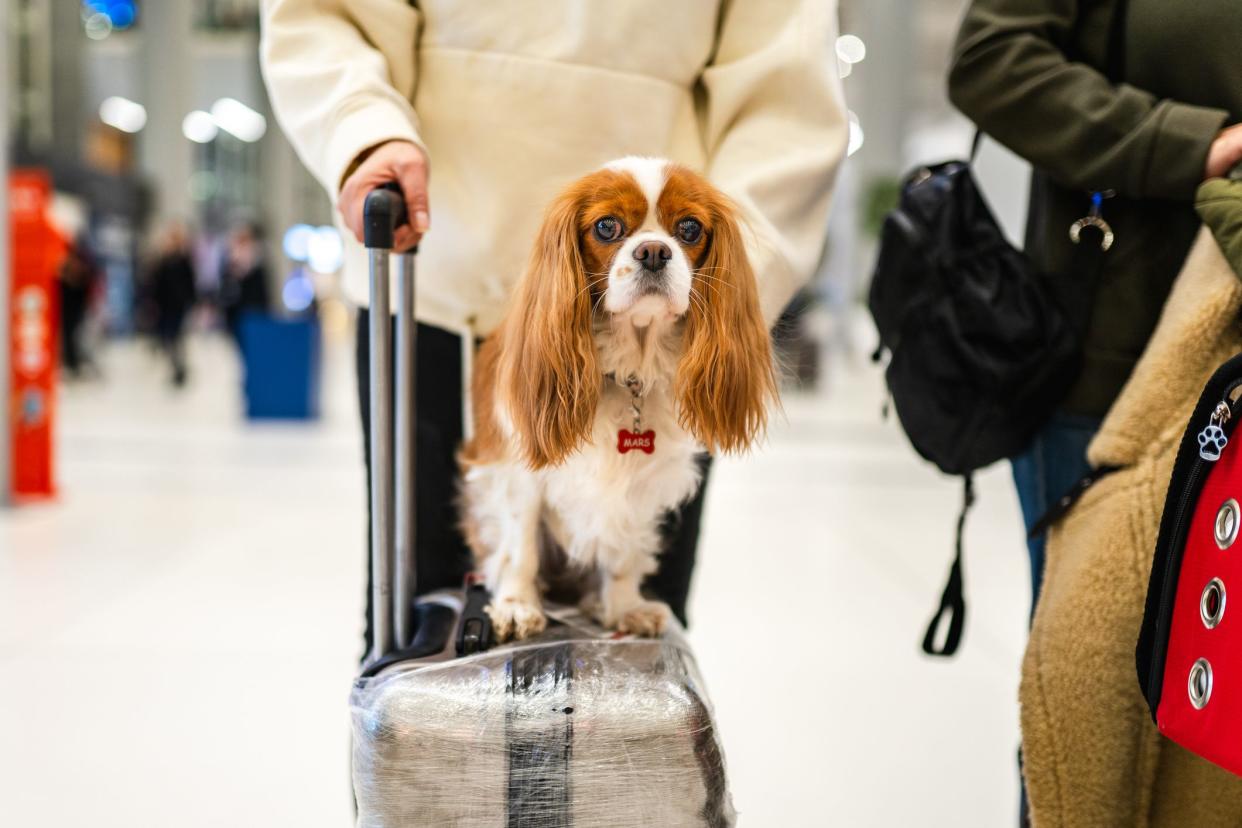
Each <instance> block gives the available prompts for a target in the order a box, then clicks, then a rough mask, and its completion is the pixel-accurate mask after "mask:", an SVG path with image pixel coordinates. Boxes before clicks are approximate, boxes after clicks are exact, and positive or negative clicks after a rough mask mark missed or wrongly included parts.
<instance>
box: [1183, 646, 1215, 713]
mask: <svg viewBox="0 0 1242 828" xmlns="http://www.w3.org/2000/svg"><path fill="white" fill-rule="evenodd" d="M1186 691H1187V693H1189V695H1190V703H1191V704H1192V705H1193V706H1194V708H1195V710H1202V709H1203V708H1205V707H1207V703H1208V700H1209V699H1211V698H1212V665H1211V664H1209V663H1208V660H1207V659H1206V658H1201V659H1199V660H1198V661H1196V662H1195V663H1194V665H1193V666H1192V667H1191V668H1190V678H1189V679H1188V680H1187V681H1186Z"/></svg>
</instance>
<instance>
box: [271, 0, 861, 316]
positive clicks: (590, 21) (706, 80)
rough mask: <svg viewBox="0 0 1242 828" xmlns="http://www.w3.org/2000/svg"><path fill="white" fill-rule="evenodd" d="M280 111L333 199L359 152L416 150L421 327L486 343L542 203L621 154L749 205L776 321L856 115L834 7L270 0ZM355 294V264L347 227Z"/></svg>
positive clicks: (642, 0)
mask: <svg viewBox="0 0 1242 828" xmlns="http://www.w3.org/2000/svg"><path fill="white" fill-rule="evenodd" d="M262 9H263V13H262V21H263V37H262V50H261V52H262V62H263V74H264V77H265V78H266V80H267V85H268V90H269V92H270V96H271V100H272V105H273V107H274V109H275V112H276V117H277V119H278V120H279V121H280V124H281V126H282V127H283V128H284V130H285V132H286V134H288V136H289V138H290V140H291V141H292V143H293V146H294V147H295V148H296V149H297V151H298V154H299V155H300V156H301V158H302V160H303V161H304V162H305V163H306V165H307V167H308V168H309V169H310V171H311V172H312V173H313V174H314V175H315V176H316V177H317V178H318V179H319V181H320V182H321V183H322V184H323V186H324V187H325V188H326V189H327V191H328V193H329V195H331V196H332V197H333V198H334V199H335V198H336V196H337V195H338V194H339V189H340V186H341V183H342V178H343V177H344V176H345V175H346V173H347V172H348V171H349V170H350V168H351V166H352V165H353V163H354V161H355V160H356V159H357V158H358V156H359V155H360V154H361V153H362V152H363V151H365V150H367V149H369V148H371V147H373V146H375V145H376V144H379V143H382V142H384V141H387V140H393V139H400V140H406V141H410V142H413V143H415V144H418V145H420V146H421V147H423V149H424V150H425V151H426V152H427V155H428V160H429V162H430V171H431V175H430V184H429V190H428V193H429V198H430V206H431V231H430V232H429V233H428V234H427V237H426V238H425V239H424V240H423V242H422V244H421V245H420V248H419V268H418V288H417V290H418V315H419V318H420V320H422V321H423V322H427V323H429V324H433V325H436V326H438V327H441V328H447V329H450V330H455V331H463V330H465V329H470V330H473V331H474V332H475V333H476V334H479V335H484V334H487V333H488V332H490V331H491V330H492V329H493V328H494V327H495V325H496V324H497V322H498V321H499V319H500V317H501V315H502V313H503V311H504V308H505V304H506V301H507V299H508V296H509V293H510V290H511V288H512V286H513V284H514V282H515V281H516V280H517V277H518V275H519V271H520V269H521V267H522V266H523V264H524V263H525V261H526V258H527V255H528V253H529V251H530V248H531V245H532V244H533V243H534V239H535V232H536V229H537V226H538V223H539V219H540V216H541V214H542V213H543V209H544V207H545V206H546V205H547V204H548V202H549V201H551V199H552V198H553V196H555V194H556V193H557V192H558V191H559V190H560V189H561V188H562V187H564V186H565V185H566V184H568V183H569V182H571V181H573V180H574V179H576V178H578V177H580V176H582V175H584V174H585V173H587V172H589V171H591V170H593V169H595V168H596V167H599V166H600V165H601V164H603V163H605V162H607V161H610V160H613V159H614V158H618V157H621V156H624V155H654V156H661V157H665V158H670V159H672V160H673V161H677V162H680V163H682V164H685V165H687V166H690V167H692V168H694V169H697V170H699V171H701V172H703V173H705V174H706V175H707V177H708V178H709V179H710V180H711V181H712V183H713V184H715V185H716V186H717V187H719V188H720V189H721V190H723V191H724V192H725V193H726V194H728V195H729V196H730V197H732V198H733V199H734V200H735V201H736V202H737V203H738V204H739V205H740V206H741V208H742V210H743V214H744V215H745V217H746V219H747V224H748V226H749V228H750V229H751V230H752V231H753V232H752V235H751V237H750V239H749V240H748V245H747V251H748V253H749V254H750V258H751V263H752V264H753V265H754V267H755V273H756V275H757V277H758V279H759V290H760V300H761V301H762V303H763V309H764V312H765V315H766V316H767V318H768V320H769V321H774V320H775V318H776V317H777V316H778V315H779V313H780V311H781V309H782V308H783V307H784V305H785V304H786V303H787V302H788V301H789V299H790V298H791V297H792V296H793V294H794V292H795V291H796V290H797V288H798V287H799V286H800V285H802V284H803V283H805V282H806V281H807V280H808V279H809V278H810V277H811V275H812V273H813V272H814V270H815V267H816V265H817V264H818V262H819V258H820V253H821V251H822V249H823V245H824V239H825V237H826V235H827V225H828V208H829V196H830V193H831V189H832V182H833V176H834V174H835V172H836V169H837V165H838V164H839V163H840V161H841V158H842V157H843V156H844V155H845V147H846V137H847V133H848V131H849V124H848V120H847V117H846V109H845V105H844V102H843V100H842V95H841V81H840V78H839V73H838V71H837V61H836V56H835V54H834V52H833V42H834V41H835V40H836V32H837V14H836V10H837V3H836V0H676V2H667V0H620V2H618V0H525V1H524V2H521V3H502V2H482V0H418V2H411V1H410V0H263V3H262ZM346 245H347V252H348V254H349V255H348V257H347V262H346V272H345V288H346V292H347V293H348V294H349V295H350V296H351V297H352V298H354V299H355V300H357V301H359V302H361V303H363V304H365V303H366V299H367V288H366V278H365V277H366V257H365V256H364V255H363V254H362V249H361V247H360V246H359V245H358V244H357V243H356V242H354V241H353V239H352V238H347V240H346Z"/></svg>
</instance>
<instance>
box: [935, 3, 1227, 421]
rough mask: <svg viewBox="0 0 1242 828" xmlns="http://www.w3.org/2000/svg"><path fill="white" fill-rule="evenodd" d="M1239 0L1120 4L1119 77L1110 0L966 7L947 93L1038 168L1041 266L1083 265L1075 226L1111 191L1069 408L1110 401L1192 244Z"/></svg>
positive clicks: (1067, 270)
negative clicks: (1113, 61)
mask: <svg viewBox="0 0 1242 828" xmlns="http://www.w3.org/2000/svg"><path fill="white" fill-rule="evenodd" d="M1237 3H1238V0H1129V1H1128V3H1127V5H1128V9H1127V13H1126V14H1127V22H1126V27H1125V37H1124V41H1125V48H1124V54H1125V70H1124V73H1123V77H1124V80H1125V82H1124V83H1122V84H1120V85H1114V84H1113V83H1112V82H1110V80H1109V79H1108V78H1107V77H1105V75H1104V73H1103V71H1102V67H1104V66H1105V63H1106V56H1107V51H1108V43H1109V33H1110V29H1111V21H1112V19H1113V13H1114V8H1115V5H1116V3H1115V0H974V2H972V3H971V5H970V8H969V10H968V11H967V12H966V17H965V19H964V21H963V23H962V28H961V31H960V33H959V35H958V40H957V44H956V47H955V57H954V62H953V67H952V70H951V71H950V74H949V97H950V99H951V100H952V101H953V103H954V105H956V106H957V108H958V109H960V110H961V111H962V112H963V113H965V114H966V115H967V116H968V117H969V118H971V119H972V120H973V121H975V123H976V124H978V125H979V127H980V128H981V129H982V130H983V131H984V132H986V133H987V134H988V135H990V136H992V137H993V138H995V139H996V140H998V141H1000V142H1001V143H1002V144H1004V145H1006V146H1007V147H1009V148H1010V149H1011V150H1013V151H1014V152H1016V153H1017V154H1018V155H1020V156H1022V157H1023V158H1025V159H1027V160H1028V161H1030V162H1031V163H1032V165H1033V166H1034V168H1035V170H1036V172H1035V175H1034V177H1033V180H1032V186H1031V205H1030V214H1029V219H1028V224H1027V234H1026V250H1027V253H1028V254H1029V255H1030V256H1031V258H1032V259H1033V260H1034V261H1035V263H1036V265H1037V266H1038V267H1040V268H1041V269H1042V270H1043V271H1044V272H1046V273H1049V274H1059V275H1074V276H1078V275H1079V274H1073V270H1074V266H1073V264H1072V262H1073V260H1074V259H1075V257H1076V251H1075V246H1074V245H1073V244H1072V243H1071V242H1070V240H1069V235H1068V231H1069V227H1070V225H1071V224H1072V223H1073V222H1074V221H1075V220H1076V219H1078V218H1081V217H1082V216H1084V215H1085V214H1086V213H1087V209H1088V207H1089V205H1090V202H1089V195H1088V194H1089V192H1090V191H1092V190H1114V191H1116V193H1117V197H1116V198H1112V199H1109V200H1107V201H1106V202H1105V203H1104V213H1103V215H1104V218H1105V220H1107V221H1108V223H1109V224H1110V225H1111V226H1112V228H1113V230H1114V231H1115V233H1116V242H1115V244H1114V246H1113V248H1112V249H1111V250H1110V251H1109V252H1108V253H1107V254H1104V256H1103V259H1102V266H1101V268H1100V272H1099V274H1098V277H1097V280H1096V286H1097V287H1096V292H1095V297H1094V300H1095V301H1094V305H1093V310H1092V313H1091V319H1090V323H1089V325H1088V330H1087V333H1086V342H1085V353H1084V366H1083V371H1082V374H1081V375H1080V377H1079V379H1078V382H1077V383H1076V384H1075V386H1074V388H1073V390H1072V391H1071V393H1070V395H1069V398H1068V399H1067V400H1066V401H1065V403H1064V408H1065V409H1066V410H1068V411H1070V412H1072V413H1077V414H1090V415H1096V416H1102V415H1103V414H1104V413H1105V412H1106V411H1107V410H1108V407H1109V406H1110V405H1111V404H1112V402H1113V400H1114V399H1115V398H1116V396H1117V394H1118V392H1119V391H1120V390H1121V387H1122V385H1124V384H1125V381H1126V378H1127V377H1129V375H1130V372H1131V370H1132V369H1133V367H1134V363H1135V362H1136V361H1137V360H1138V357H1139V355H1140V354H1141V353H1142V351H1143V348H1144V346H1145V345H1146V344H1147V340H1148V339H1149V338H1150V336H1151V333H1152V331H1153V330H1154V329H1155V326H1156V320H1157V318H1158V317H1159V314H1160V309H1161V307H1162V306H1163V304H1164V300H1165V298H1166V297H1167V296H1168V293H1169V287H1170V285H1171V284H1172V281H1173V277H1174V276H1175V275H1176V274H1177V272H1178V270H1179V269H1180V267H1181V264H1182V262H1183V260H1184V259H1185V257H1186V253H1187V251H1188V250H1189V249H1190V244H1191V241H1192V240H1193V238H1194V235H1195V232H1196V229H1197V228H1198V226H1199V221H1198V218H1197V217H1196V215H1195V212H1194V207H1193V198H1194V193H1195V189H1196V187H1197V186H1198V184H1199V183H1200V182H1201V181H1202V179H1203V168H1204V165H1205V163H1206V160H1207V153H1208V148H1209V146H1210V145H1211V143H1212V140H1213V139H1214V138H1215V137H1216V135H1217V134H1218V133H1219V132H1220V130H1221V129H1222V128H1223V127H1224V126H1225V125H1226V124H1227V123H1229V122H1231V121H1233V120H1236V119H1237V117H1238V116H1239V114H1242V61H1238V60H1237V59H1236V55H1237V49H1238V44H1239V43H1242V14H1240V13H1239V11H1238V8H1239V7H1238V5H1237ZM1078 260H1079V262H1081V261H1082V259H1081V257H1079V258H1078ZM1073 296H1074V300H1075V301H1080V302H1081V301H1089V300H1090V299H1089V297H1088V296H1085V295H1084V294H1083V292H1082V291H1075V292H1074V293H1073Z"/></svg>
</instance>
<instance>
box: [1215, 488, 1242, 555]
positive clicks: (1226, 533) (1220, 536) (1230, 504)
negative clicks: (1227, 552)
mask: <svg viewBox="0 0 1242 828" xmlns="http://www.w3.org/2000/svg"><path fill="white" fill-rule="evenodd" d="M1239 524H1242V508H1239V507H1238V501H1236V500H1234V499H1233V498H1232V497H1231V498H1229V499H1228V500H1226V501H1225V502H1224V503H1222V504H1221V506H1220V509H1219V510H1217V512H1216V521H1215V523H1213V525H1212V534H1213V535H1215V537H1216V546H1217V547H1219V548H1220V549H1228V548H1229V547H1231V546H1233V542H1234V541H1236V540H1237V539H1238V526H1239Z"/></svg>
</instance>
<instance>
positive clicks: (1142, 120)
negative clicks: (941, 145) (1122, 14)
mask: <svg viewBox="0 0 1242 828" xmlns="http://www.w3.org/2000/svg"><path fill="white" fill-rule="evenodd" d="M1087 8H1088V6H1087V4H1085V3H1082V2H1080V0H974V2H972V3H971V4H970V8H969V9H968V10H967V11H966V17H965V18H964V20H963V21H962V28H961V31H960V32H959V34H958V38H957V45H956V46H955V48H954V61H953V67H952V69H951V70H950V73H949V98H950V100H952V101H953V104H954V105H955V106H956V107H957V108H958V109H960V110H961V111H962V112H963V113H964V114H965V115H966V116H967V117H968V118H970V119H971V120H972V121H974V122H975V123H976V124H978V125H979V128H980V129H982V130H983V131H984V132H986V133H987V134H988V135H991V136H992V137H993V138H995V139H997V140H998V141H1000V142H1001V143H1002V144H1004V145H1005V146H1007V147H1009V148H1010V149H1011V150H1013V151H1014V152H1016V153H1017V154H1018V155H1020V156H1022V157H1023V158H1025V159H1027V160H1028V161H1030V162H1031V163H1032V164H1034V165H1035V166H1037V167H1039V168H1041V169H1043V170H1045V171H1046V172H1048V173H1049V174H1050V175H1051V176H1052V177H1053V178H1054V179H1056V180H1057V181H1059V182H1060V183H1061V184H1063V185H1065V186H1067V187H1073V188H1075V189H1082V190H1102V189H1115V190H1117V191H1118V192H1120V193H1122V194H1123V195H1127V196H1132V197H1135V198H1170V199H1178V200H1182V201H1190V200H1191V199H1192V198H1193V197H1194V193H1195V188H1196V187H1197V186H1198V184H1199V182H1200V181H1202V179H1203V168H1204V165H1205V164H1206V162H1207V154H1208V149H1209V147H1210V146H1211V144H1212V141H1213V140H1214V139H1215V138H1216V135H1217V133H1219V132H1220V130H1221V128H1222V127H1223V126H1224V123H1225V120H1226V118H1227V117H1228V113H1227V112H1225V111H1224V110H1222V109H1212V108H1210V107H1203V106H1192V105H1190V104H1186V103H1181V102H1179V101H1173V100H1168V99H1161V98H1158V97H1156V96H1155V95H1152V94H1150V93H1148V92H1146V91H1144V90H1142V89H1138V88H1136V87H1133V86H1130V85H1128V84H1124V83H1123V84H1119V85H1114V84H1113V83H1112V82H1111V81H1109V79H1108V78H1107V77H1105V76H1104V75H1103V74H1102V73H1101V72H1099V71H1098V70H1096V69H1095V68H1094V67H1093V66H1091V65H1089V64H1087V63H1083V62H1080V61H1076V60H1072V59H1070V58H1069V57H1067V55H1066V54H1065V52H1064V51H1062V48H1061V46H1060V45H1059V44H1066V43H1071V42H1074V40H1075V39H1076V38H1078V39H1081V36H1082V35H1083V34H1084V33H1086V32H1088V31H1089V30H1088V29H1087V28H1086V27H1087V26H1088V24H1089V23H1090V25H1092V26H1094V28H1095V32H1094V34H1095V35H1097V36H1098V37H1097V42H1098V43H1100V44H1106V43H1107V41H1108V37H1109V33H1108V32H1109V28H1110V26H1111V23H1110V18H1111V14H1112V10H1113V9H1114V8H1115V4H1114V3H1110V4H1108V5H1107V6H1106V7H1105V8H1106V9H1107V11H1108V14H1107V15H1105V14H1096V15H1095V16H1094V19H1092V20H1090V21H1089V20H1088V19H1087V18H1086V17H1085V10H1086V9H1087ZM1105 51H1106V49H1104V48H1101V49H1100V50H1099V52H1100V55H1101V56H1102V55H1104V53H1105Z"/></svg>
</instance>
